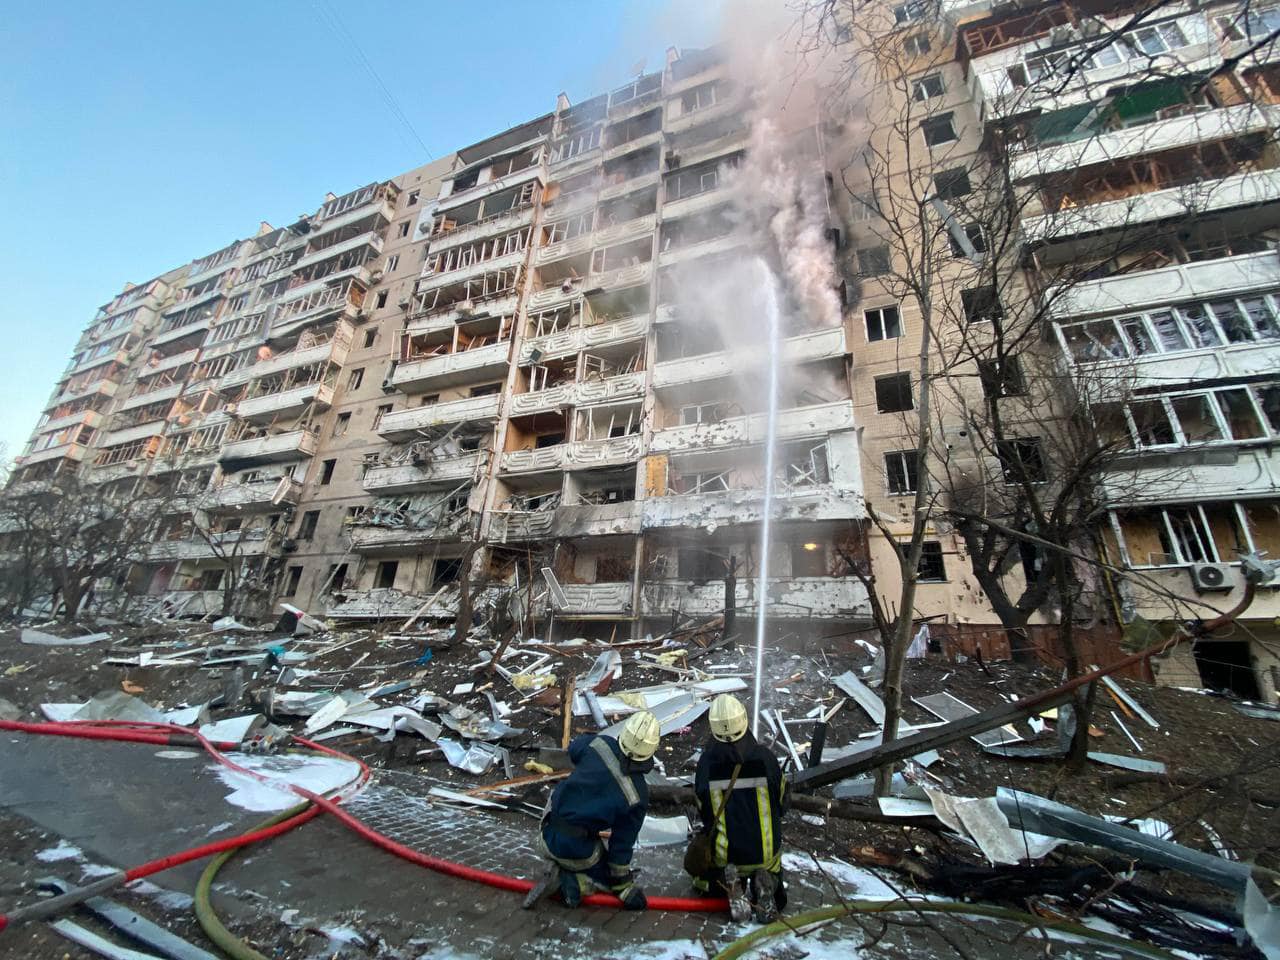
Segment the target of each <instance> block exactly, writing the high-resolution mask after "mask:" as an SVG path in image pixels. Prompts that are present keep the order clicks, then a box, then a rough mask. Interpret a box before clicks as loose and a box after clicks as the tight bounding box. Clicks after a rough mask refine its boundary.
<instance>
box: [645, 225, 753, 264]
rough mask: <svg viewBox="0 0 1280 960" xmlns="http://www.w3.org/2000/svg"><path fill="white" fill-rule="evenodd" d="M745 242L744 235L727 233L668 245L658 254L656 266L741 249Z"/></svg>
mask: <svg viewBox="0 0 1280 960" xmlns="http://www.w3.org/2000/svg"><path fill="white" fill-rule="evenodd" d="M747 243H748V241H747V238H746V237H744V236H741V235H739V234H736V233H729V234H725V235H724V236H720V237H712V238H711V239H708V240H702V241H700V242H696V243H684V244H681V245H679V246H675V247H668V248H667V249H665V250H663V251H662V252H660V253H659V254H658V266H660V267H669V266H672V265H674V264H677V263H684V262H687V261H689V260H697V259H698V258H699V257H711V256H716V255H717V254H722V253H728V252H729V251H730V250H741V249H743V248H745V247H746V246H747Z"/></svg>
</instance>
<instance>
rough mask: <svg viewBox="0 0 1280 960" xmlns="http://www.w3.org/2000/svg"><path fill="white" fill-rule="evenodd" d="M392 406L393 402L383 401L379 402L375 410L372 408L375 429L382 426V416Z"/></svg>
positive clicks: (388, 411) (389, 410)
mask: <svg viewBox="0 0 1280 960" xmlns="http://www.w3.org/2000/svg"><path fill="white" fill-rule="evenodd" d="M393 407H394V404H390V403H384V404H381V405H380V406H379V407H378V408H377V409H376V410H374V412H373V429H375V430H377V429H378V427H380V426H382V418H383V417H385V416H386V415H387V414H388V413H390V412H391V410H392V408H393Z"/></svg>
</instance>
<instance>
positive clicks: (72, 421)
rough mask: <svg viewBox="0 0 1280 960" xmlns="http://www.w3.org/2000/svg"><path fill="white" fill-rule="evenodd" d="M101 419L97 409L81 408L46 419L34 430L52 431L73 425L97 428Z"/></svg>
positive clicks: (41, 431) (100, 423) (100, 413)
mask: <svg viewBox="0 0 1280 960" xmlns="http://www.w3.org/2000/svg"><path fill="white" fill-rule="evenodd" d="M102 420H103V416H102V412H101V411H99V410H81V411H80V412H79V413H69V414H67V415H66V416H65V417H58V418H56V419H54V420H46V421H45V422H44V423H42V424H40V425H39V426H38V427H36V431H37V432H38V433H52V432H53V431H54V430H65V429H66V428H67V427H74V426H77V425H82V426H86V427H89V428H90V429H93V430H97V429H98V428H99V427H100V426H102Z"/></svg>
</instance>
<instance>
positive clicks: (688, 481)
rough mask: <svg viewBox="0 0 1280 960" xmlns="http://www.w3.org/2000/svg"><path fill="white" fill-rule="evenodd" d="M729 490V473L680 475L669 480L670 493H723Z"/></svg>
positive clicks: (712, 472)
mask: <svg viewBox="0 0 1280 960" xmlns="http://www.w3.org/2000/svg"><path fill="white" fill-rule="evenodd" d="M728 489H729V471H728V470H717V471H707V472H703V473H682V474H680V475H679V476H673V477H672V478H671V492H672V493H678V494H691V493H724V492H725V491H727V490H728Z"/></svg>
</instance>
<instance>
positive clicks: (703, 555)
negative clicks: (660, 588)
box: [676, 547, 725, 583]
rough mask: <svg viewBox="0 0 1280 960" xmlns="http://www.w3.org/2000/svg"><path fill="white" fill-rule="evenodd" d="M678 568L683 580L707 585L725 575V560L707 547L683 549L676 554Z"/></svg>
mask: <svg viewBox="0 0 1280 960" xmlns="http://www.w3.org/2000/svg"><path fill="white" fill-rule="evenodd" d="M676 566H677V573H676V575H677V576H678V577H679V578H680V579H681V580H693V581H694V582H704V583H705V582H706V581H708V580H718V579H719V578H721V577H723V576H724V574H725V562H724V558H723V557H721V556H720V555H719V554H716V553H713V552H712V551H711V550H708V549H707V548H706V547H681V548H680V549H679V550H678V551H677V552H676Z"/></svg>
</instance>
